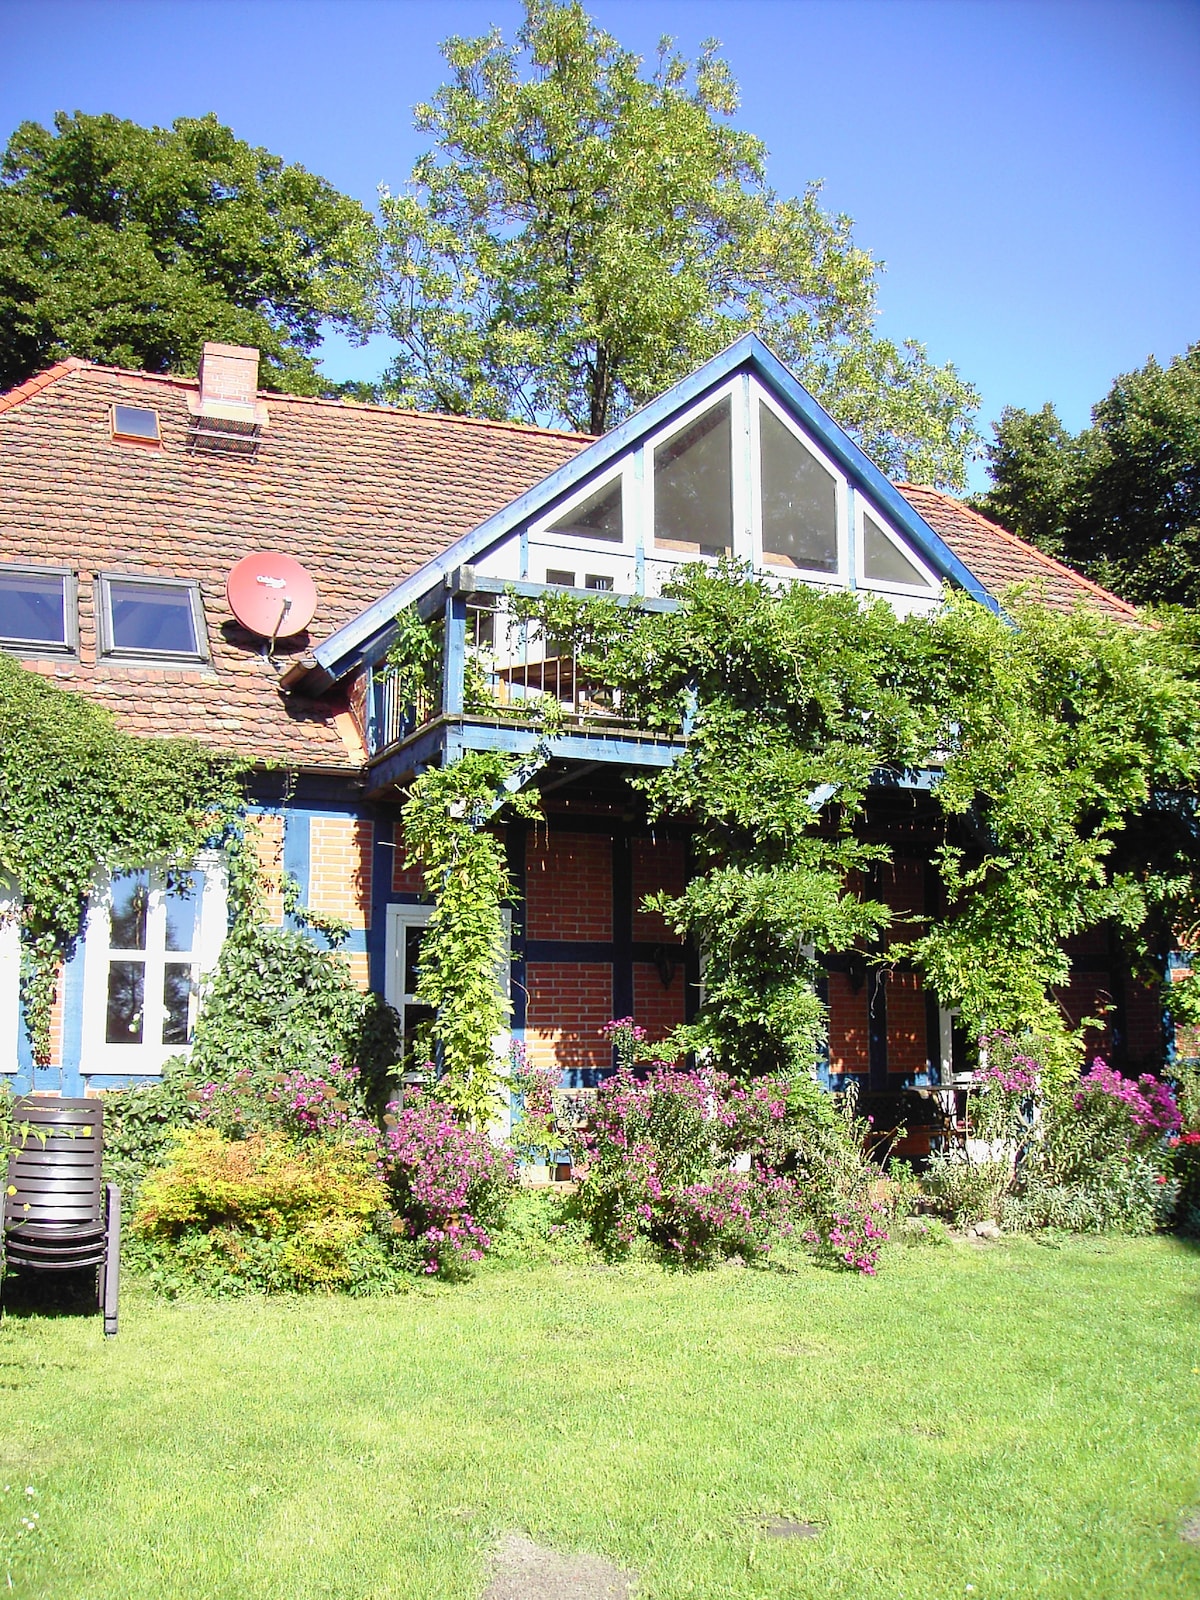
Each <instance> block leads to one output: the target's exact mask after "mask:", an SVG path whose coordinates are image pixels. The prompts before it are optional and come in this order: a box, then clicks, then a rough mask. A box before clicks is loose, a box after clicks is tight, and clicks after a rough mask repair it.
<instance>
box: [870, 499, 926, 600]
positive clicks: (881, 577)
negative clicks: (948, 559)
mask: <svg viewBox="0 0 1200 1600" xmlns="http://www.w3.org/2000/svg"><path fill="white" fill-rule="evenodd" d="M862 525H863V553H862V572H863V579H864V581H865V582H867V583H882V584H903V585H904V587H905V588H908V589H928V588H929V587H930V583H929V579H928V578H927V577H926V575H925V573H923V572H922V571H921V570H920V568H919V567H917V566H916V565H915V564H914V563H913V562H912V561H910V560H909V558H908V557H907V556H906V555H905V553H904V551H903V550H902V549H901V548H900V546H899V545H898V544H897V543H896V541H895V540H894V539H890V538H889V537H888V535H887V534H886V533H885V532H884V531H883V529H882V528H881V527H880V526H879V524H878V523H877V522H876V521H875V519H874V517H872V516H870V515H869V514H868V513H867V512H865V511H864V512H863V519H862Z"/></svg>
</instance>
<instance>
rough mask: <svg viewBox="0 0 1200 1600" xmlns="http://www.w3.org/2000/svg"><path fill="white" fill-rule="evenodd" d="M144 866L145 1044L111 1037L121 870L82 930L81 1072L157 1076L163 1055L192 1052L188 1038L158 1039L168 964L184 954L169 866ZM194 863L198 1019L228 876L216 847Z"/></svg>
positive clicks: (109, 877)
mask: <svg viewBox="0 0 1200 1600" xmlns="http://www.w3.org/2000/svg"><path fill="white" fill-rule="evenodd" d="M146 870H148V871H149V873H150V900H149V908H148V911H147V917H146V949H145V952H144V955H145V967H146V970H145V974H144V977H143V996H144V1002H143V1003H144V1006H145V1010H144V1012H143V1018H142V1041H141V1043H140V1044H112V1043H109V1041H108V1040H107V1039H106V1038H105V1033H106V1031H107V1020H108V967H109V961H110V960H111V959H113V958H114V957H115V958H117V959H120V957H121V956H122V955H123V953H124V952H122V951H120V950H116V951H114V949H113V947H112V945H111V943H110V931H111V924H110V922H109V911H110V909H111V907H112V889H113V880H114V878H115V877H116V876H119V874H113V873H107V874H105V875H104V877H103V878H102V879H101V881H100V883H99V884H98V885H97V888H96V892H95V893H94V894H93V895H92V897H91V900H90V902H89V905H88V913H87V922H86V925H85V933H84V961H83V1051H82V1059H81V1061H80V1071H81V1072H82V1073H83V1075H84V1076H85V1077H90V1076H93V1075H96V1074H100V1073H103V1074H105V1075H108V1074H113V1075H116V1076H119V1077H130V1078H156V1077H159V1076H160V1075H161V1073H162V1069H163V1064H164V1062H166V1061H168V1060H169V1059H170V1058H171V1057H172V1056H179V1055H184V1056H186V1055H188V1054H190V1052H191V1048H192V1047H191V1045H190V1044H162V1043H161V1042H159V1041H161V1039H162V1023H163V1004H162V991H163V976H164V972H163V969H164V968H165V967H166V966H167V965H168V964H169V963H171V962H172V961H179V960H180V955H179V954H177V953H176V952H174V951H170V950H167V949H166V940H165V932H166V907H165V886H166V873H165V871H164V870H162V869H160V868H155V867H151V868H149V869H146ZM191 870H192V871H194V872H199V873H200V874H201V875H202V877H203V886H202V888H201V893H200V905H199V907H198V915H197V927H196V936H195V942H194V943H193V945H192V952H191V953H192V961H193V964H194V965H195V967H196V969H197V972H196V983H195V986H194V988H193V991H192V1005H191V1021H192V1024H193V1026H194V1024H195V1018H196V1013H197V1010H198V1008H199V1004H200V1001H201V998H202V991H203V987H204V980H205V978H206V977H207V976H208V975H209V974H210V973H211V972H212V970H213V968H214V967H215V966H216V964H217V959H218V957H219V956H220V954H221V946H222V944H223V943H224V942H225V929H226V905H227V901H228V893H229V883H228V876H227V873H226V870H225V863H224V861H223V860H222V859H221V856H220V855H219V854H218V853H217V852H216V851H204V852H203V853H202V854H201V855H199V856H197V857H196V860H195V861H194V862H193V863H192V867H191ZM137 954H138V955H140V954H142V952H137Z"/></svg>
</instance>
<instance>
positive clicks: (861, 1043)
mask: <svg viewBox="0 0 1200 1600" xmlns="http://www.w3.org/2000/svg"><path fill="white" fill-rule="evenodd" d="M870 1065H871V1059H870V1025H869V1019H868V1016H867V986H866V984H865V983H864V984H862V985H860V987H859V989H858V990H857V992H856V991H855V990H854V989H852V988H851V987H850V980H849V978H848V977H847V976H846V974H845V973H844V972H831V973H830V974H829V1069H830V1071H831V1072H866V1071H868V1070H869V1068H870Z"/></svg>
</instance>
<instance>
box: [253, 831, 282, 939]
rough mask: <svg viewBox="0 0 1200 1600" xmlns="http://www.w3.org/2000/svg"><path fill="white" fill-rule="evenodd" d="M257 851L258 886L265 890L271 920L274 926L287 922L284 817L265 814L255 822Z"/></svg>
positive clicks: (267, 913) (269, 920)
mask: <svg viewBox="0 0 1200 1600" xmlns="http://www.w3.org/2000/svg"><path fill="white" fill-rule="evenodd" d="M252 821H253V828H254V849H255V853H256V855H257V857H258V883H259V888H260V889H261V890H262V896H263V903H264V905H265V907H266V917H267V921H268V922H269V923H270V924H271V926H272V927H276V928H277V927H279V926H280V925H281V924H282V922H283V887H282V879H283V823H284V819H283V817H282V816H281V815H279V814H277V813H274V812H264V813H262V814H261V815H259V816H255V817H254V818H253V819H252Z"/></svg>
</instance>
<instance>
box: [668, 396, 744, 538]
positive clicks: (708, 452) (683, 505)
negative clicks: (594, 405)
mask: <svg viewBox="0 0 1200 1600" xmlns="http://www.w3.org/2000/svg"><path fill="white" fill-rule="evenodd" d="M741 409H742V408H741V405H740V394H739V392H738V390H737V388H736V386H729V387H727V388H725V389H723V390H721V391H720V392H719V393H717V394H715V395H710V396H709V397H708V398H707V399H705V400H703V401H702V402H701V403H700V404H698V405H696V406H693V407H692V408H691V410H689V411H686V412H685V413H684V414H683V416H681V417H676V418H675V419H673V421H672V422H671V424H670V426H669V428H667V429H664V430H663V431H662V432H661V433H659V434H657V435H656V436H655V437H654V438H652V439H650V440H648V441H647V443H646V446H645V450H646V461H645V469H644V481H645V483H646V485H647V486H648V488H649V499H650V506H649V515H648V517H647V524H648V527H649V531H650V538H649V539H648V540H647V554H650V553H651V552H653V553H654V554H655V555H658V556H660V557H661V556H664V555H665V556H667V557H668V558H672V557H674V558H677V559H680V558H682V559H691V560H697V559H703V558H704V557H708V558H709V559H710V560H716V558H717V557H718V556H722V555H732V554H733V553H734V550H735V549H736V546H737V543H738V540H737V529H738V528H740V527H741V526H743V524H744V520H745V518H744V515H743V514H741V513H742V512H743V509H744V508H743V507H742V506H741V505H740V504H739V501H740V487H741V484H742V482H743V478H744V474H743V473H742V472H740V471H735V470H734V453H735V452H734V443H735V441H738V442H739V443H740V441H742V440H743V439H744V436H745V430H744V428H743V427H742V426H740V423H741V415H740V413H741ZM739 462H740V452H739ZM739 553H740V552H739Z"/></svg>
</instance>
